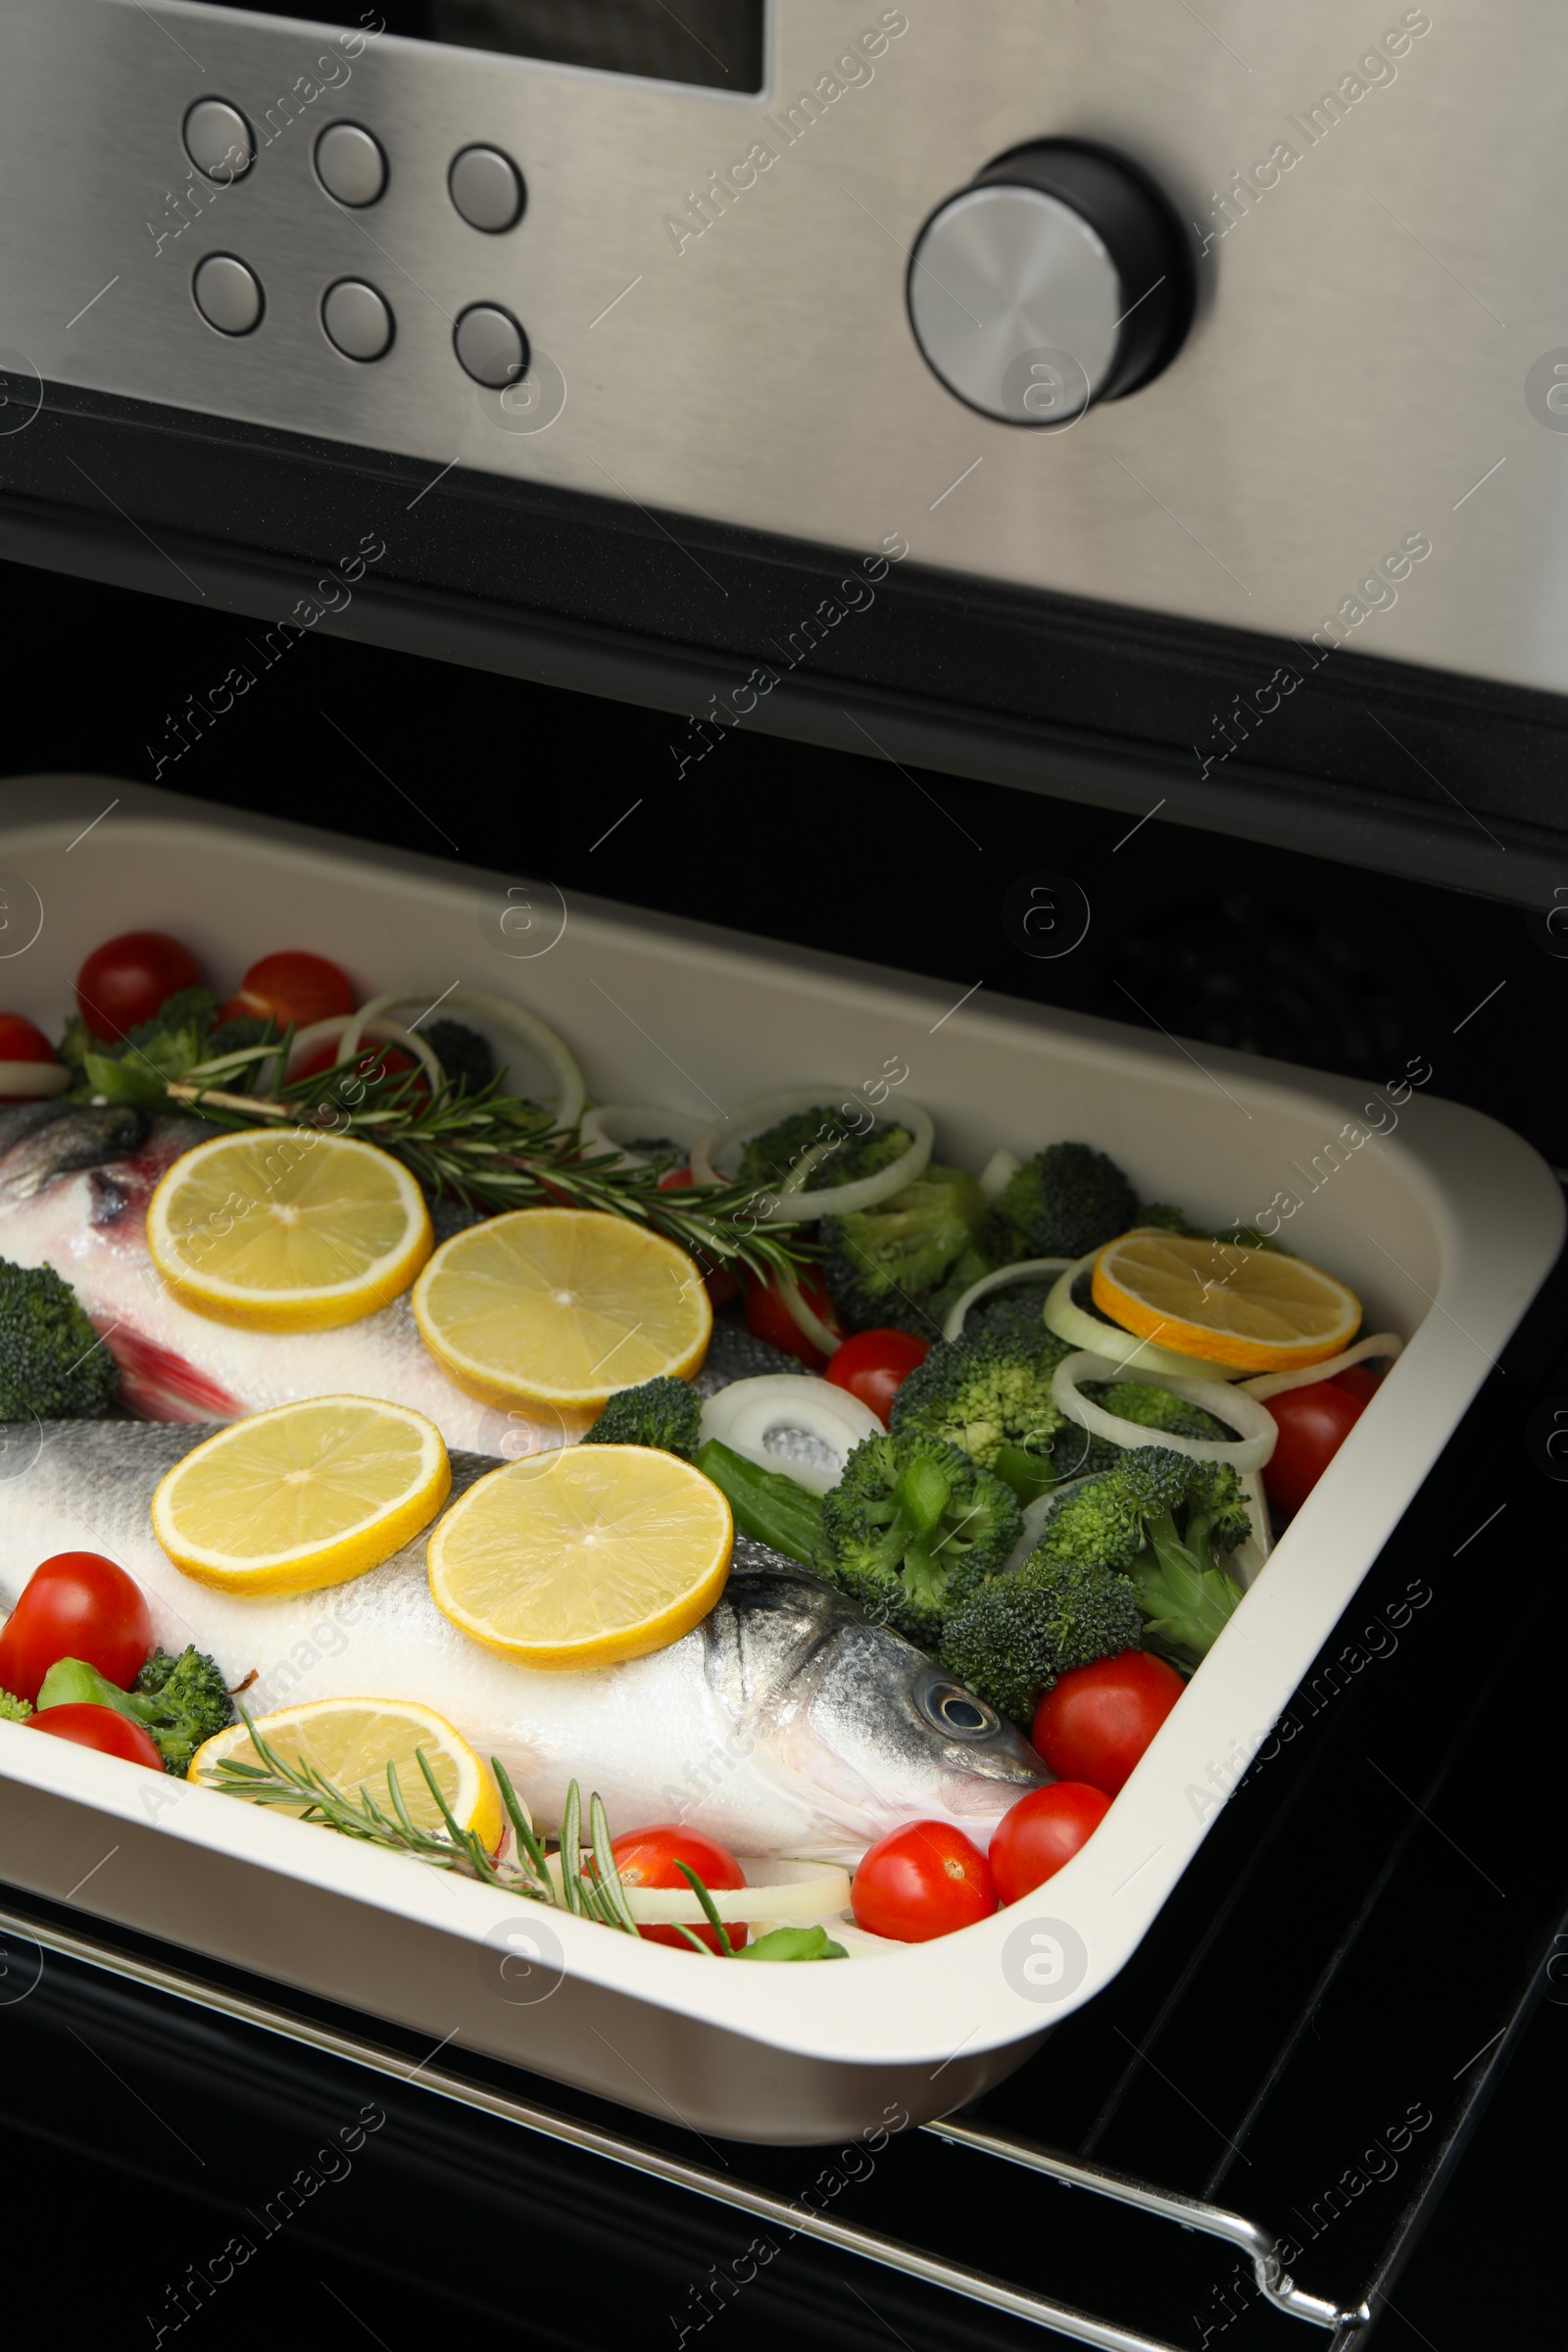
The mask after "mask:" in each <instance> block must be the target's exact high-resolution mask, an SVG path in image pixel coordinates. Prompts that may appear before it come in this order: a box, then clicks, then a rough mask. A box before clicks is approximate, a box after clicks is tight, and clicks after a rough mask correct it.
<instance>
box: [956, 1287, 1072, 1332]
mask: <svg viewBox="0 0 1568 2352" xmlns="http://www.w3.org/2000/svg"><path fill="white" fill-rule="evenodd" d="M1053 1287H1054V1286H1053V1285H1052V1284H1051V1283H1050V1282H1049V1281H1046V1282H1017V1283H1009V1284H1008V1285H1007V1287H1006V1289H1005V1290H1002V1291H993V1292H991V1293H990V1295H989V1296H988V1297H987V1298H984V1299H976V1301H975V1303H974V1305H973V1306H971V1307H970V1309H969V1311H968V1313H967V1314H966V1315H965V1316H964V1319H963V1336H964V1338H965V1339H966V1340H971V1339H978V1338H979V1336H980V1334H981V1332H983V1331H986V1332H990V1333H992V1334H993V1335H994V1336H995V1337H996V1338H997V1339H999V1340H1035V1339H1038V1338H1039V1337H1040V1334H1041V1332H1042V1331H1043V1330H1044V1329H1045V1322H1044V1317H1045V1305H1046V1300H1047V1299H1049V1298H1050V1297H1051V1293H1052V1289H1053ZM1047 1336H1048V1338H1049V1337H1051V1336H1053V1335H1051V1334H1049V1333H1048V1334H1047Z"/></svg>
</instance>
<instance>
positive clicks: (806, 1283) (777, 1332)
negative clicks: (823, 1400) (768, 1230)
mask: <svg viewBox="0 0 1568 2352" xmlns="http://www.w3.org/2000/svg"><path fill="white" fill-rule="evenodd" d="M741 1290H742V1292H743V1293H744V1295H745V1300H746V1328H747V1330H748V1331H749V1332H750V1333H751V1334H752V1336H753V1338H754V1339H759V1340H766V1341H767V1342H768V1344H769V1346H770V1347H773V1348H782V1349H783V1351H784V1353H785V1354H786V1355H794V1356H798V1357H799V1358H800V1360H801V1362H802V1363H803V1364H805V1366H806V1367H807V1369H808V1371H810V1372H820V1371H821V1369H822V1367H823V1365H824V1364H825V1363H826V1362H827V1360H828V1359H827V1357H826V1356H825V1355H824V1354H823V1353H822V1350H821V1349H820V1348H813V1346H812V1345H811V1343H810V1341H809V1339H808V1338H807V1336H806V1334H805V1332H804V1331H803V1330H802V1329H801V1327H800V1325H799V1324H798V1323H797V1322H796V1320H795V1317H794V1316H793V1315H792V1314H791V1313H790V1310H789V1308H788V1307H787V1306H786V1305H785V1303H784V1293H783V1291H782V1289H781V1288H780V1286H779V1281H778V1277H777V1275H774V1274H770V1275H769V1276H768V1277H767V1280H766V1281H765V1282H760V1281H759V1280H758V1278H757V1276H756V1275H755V1274H748V1275H747V1276H746V1278H745V1280H744V1281H743V1282H742V1284H741ZM801 1296H802V1298H803V1299H805V1300H806V1303H807V1305H808V1306H809V1308H810V1310H811V1312H812V1314H813V1315H815V1316H816V1317H817V1319H818V1321H820V1322H822V1323H825V1324H826V1325H827V1328H828V1330H829V1331H831V1332H835V1333H841V1332H842V1331H843V1328H844V1326H843V1325H842V1324H841V1323H840V1321H839V1318H838V1309H837V1308H836V1307H835V1306H834V1304H833V1301H832V1299H830V1298H829V1297H828V1289H827V1284H826V1283H825V1282H824V1281H823V1280H822V1277H821V1275H820V1274H818V1273H817V1271H816V1269H815V1268H814V1267H813V1266H805V1267H803V1268H802V1270H801Z"/></svg>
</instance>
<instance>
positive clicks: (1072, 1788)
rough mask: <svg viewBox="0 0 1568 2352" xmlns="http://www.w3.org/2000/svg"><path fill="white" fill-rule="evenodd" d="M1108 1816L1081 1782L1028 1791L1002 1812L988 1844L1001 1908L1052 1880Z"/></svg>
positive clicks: (1097, 1794) (1104, 1799) (1098, 1794)
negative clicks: (1002, 1905) (989, 1844)
mask: <svg viewBox="0 0 1568 2352" xmlns="http://www.w3.org/2000/svg"><path fill="white" fill-rule="evenodd" d="M1109 1811H1110V1799H1109V1797H1108V1796H1106V1794H1105V1792H1104V1790H1103V1789H1091V1788H1090V1786H1089V1784H1088V1782H1087V1781H1057V1782H1056V1783H1055V1784H1054V1787H1052V1788H1050V1789H1030V1791H1029V1793H1028V1795H1027V1796H1020V1797H1019V1799H1018V1802H1017V1803H1016V1804H1015V1805H1013V1806H1011V1807H1009V1809H1008V1810H1007V1811H1006V1812H1005V1813H1004V1815H1003V1816H1002V1819H1001V1821H1000V1822H999V1823H998V1824H997V1827H996V1831H995V1833H994V1835H993V1837H992V1839H991V1855H990V1861H991V1875H992V1877H993V1878H994V1879H995V1880H996V1882H997V1892H998V1894H1000V1895H1001V1897H1002V1899H1003V1901H1004V1902H1005V1903H1015V1902H1017V1900H1018V1898H1019V1896H1020V1895H1025V1894H1028V1893H1030V1892H1031V1891H1032V1889H1033V1888H1034V1887H1043V1886H1044V1885H1045V1883H1046V1881H1047V1879H1054V1877H1055V1875H1056V1873H1057V1871H1058V1870H1059V1869H1060V1868H1061V1866H1062V1864H1063V1863H1064V1862H1070V1861H1071V1860H1072V1858H1073V1856H1074V1854H1075V1853H1076V1852H1077V1851H1078V1848H1079V1847H1080V1846H1081V1845H1087V1844H1088V1842H1089V1840H1090V1838H1092V1837H1093V1836H1094V1834H1095V1832H1096V1830H1098V1829H1099V1827H1100V1825H1101V1823H1102V1822H1103V1820H1104V1818H1105V1815H1106V1814H1107V1813H1108V1812H1109Z"/></svg>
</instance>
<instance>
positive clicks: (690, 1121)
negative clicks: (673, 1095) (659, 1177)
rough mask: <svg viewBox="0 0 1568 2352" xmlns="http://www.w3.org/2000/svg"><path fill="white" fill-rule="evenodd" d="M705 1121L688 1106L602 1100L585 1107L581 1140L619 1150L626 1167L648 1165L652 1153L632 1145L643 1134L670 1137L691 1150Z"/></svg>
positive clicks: (596, 1148) (598, 1148)
mask: <svg viewBox="0 0 1568 2352" xmlns="http://www.w3.org/2000/svg"><path fill="white" fill-rule="evenodd" d="M704 1124H705V1122H704V1121H703V1120H702V1119H700V1118H698V1117H697V1115H696V1114H695V1113H694V1112H693V1111H689V1110H665V1109H663V1108H662V1106H661V1105H659V1104H656V1103H597V1104H596V1105H595V1107H594V1108H593V1109H592V1110H585V1111H584V1112H583V1114H582V1120H581V1123H580V1125H581V1134H582V1140H583V1142H584V1143H585V1144H587V1145H588V1146H589V1147H590V1149H591V1150H593V1151H595V1152H618V1153H619V1154H620V1165H621V1166H622V1167H623V1168H645V1167H647V1165H648V1158H649V1155H648V1153H647V1152H633V1151H632V1150H631V1149H630V1147H631V1145H632V1143H633V1142H635V1141H636V1139H637V1138H638V1137H639V1136H641V1137H643V1138H645V1139H646V1138H648V1137H650V1136H663V1137H667V1138H668V1140H669V1142H670V1143H672V1144H673V1145H674V1146H675V1149H676V1150H677V1151H678V1152H688V1153H689V1152H690V1151H691V1148H692V1145H693V1144H694V1143H695V1141H696V1139H697V1137H698V1136H699V1135H701V1133H702V1131H703V1127H704Z"/></svg>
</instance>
